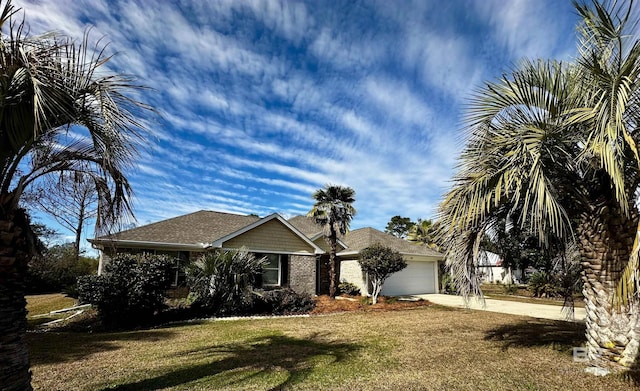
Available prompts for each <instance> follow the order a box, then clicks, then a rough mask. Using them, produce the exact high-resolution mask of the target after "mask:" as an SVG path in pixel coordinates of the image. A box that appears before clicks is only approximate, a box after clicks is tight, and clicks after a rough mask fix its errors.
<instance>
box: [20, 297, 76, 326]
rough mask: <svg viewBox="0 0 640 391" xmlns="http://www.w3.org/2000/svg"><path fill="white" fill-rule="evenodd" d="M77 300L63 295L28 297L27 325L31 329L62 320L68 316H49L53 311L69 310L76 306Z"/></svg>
mask: <svg viewBox="0 0 640 391" xmlns="http://www.w3.org/2000/svg"><path fill="white" fill-rule="evenodd" d="M76 302H77V300H76V299H74V298H72V297H68V296H66V295H64V294H62V293H51V294H46V295H29V296H27V323H28V326H29V328H35V327H37V326H39V325H41V324H43V323H46V322H51V321H52V320H56V319H62V318H64V317H66V316H68V315H65V314H61V315H48V316H43V315H46V314H49V313H50V312H51V311H56V310H61V309H64V308H69V307H72V306H73V305H75V304H76Z"/></svg>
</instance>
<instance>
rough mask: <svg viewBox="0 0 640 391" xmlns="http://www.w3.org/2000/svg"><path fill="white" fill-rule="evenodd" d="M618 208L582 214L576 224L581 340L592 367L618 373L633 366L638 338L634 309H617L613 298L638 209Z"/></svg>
mask: <svg viewBox="0 0 640 391" xmlns="http://www.w3.org/2000/svg"><path fill="white" fill-rule="evenodd" d="M631 213H632V216H631V218H629V217H625V216H624V214H623V213H622V212H621V211H620V209H619V208H617V207H607V206H605V207H601V208H599V209H597V210H593V211H591V213H589V214H588V215H587V214H585V215H583V216H581V224H580V226H579V227H578V234H579V237H580V255H581V260H582V278H583V281H584V288H583V294H584V299H585V309H586V313H587V318H586V325H587V328H586V338H587V350H588V354H589V358H590V360H591V362H592V364H593V365H595V366H599V367H602V368H605V369H608V370H610V371H612V372H619V371H622V370H625V369H628V368H629V367H631V366H633V365H634V363H635V361H636V358H637V355H638V346H639V342H640V329H639V324H638V312H637V310H635V311H633V310H632V309H631V308H629V307H626V308H625V307H623V308H619V309H616V308H615V307H614V306H613V305H612V296H613V294H614V292H615V288H616V284H617V282H618V280H619V279H620V275H621V273H622V271H623V270H624V267H625V266H626V264H627V262H628V261H629V255H630V253H631V250H632V247H633V241H634V238H635V235H636V227H637V222H638V213H637V212H636V211H632V212H631Z"/></svg>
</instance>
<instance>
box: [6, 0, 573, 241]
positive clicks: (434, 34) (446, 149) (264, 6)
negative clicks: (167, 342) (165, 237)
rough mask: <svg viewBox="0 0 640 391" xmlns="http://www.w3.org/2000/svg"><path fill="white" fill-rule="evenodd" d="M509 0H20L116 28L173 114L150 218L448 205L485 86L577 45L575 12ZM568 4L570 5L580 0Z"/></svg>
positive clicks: (148, 143)
mask: <svg viewBox="0 0 640 391" xmlns="http://www.w3.org/2000/svg"><path fill="white" fill-rule="evenodd" d="M564 3H565V2H557V1H554V0H545V1H542V0H540V1H538V0H528V1H521V0H514V1H511V2H503V1H498V0H486V1H476V2H442V1H435V0H434V1H421V0H416V1H406V2H405V1H403V2H388V1H355V2H354V1H336V2H329V3H317V2H305V1H284V0H258V1H250V0H221V1H215V2H201V1H195V0H193V1H183V2H179V3H178V2H156V1H150V0H135V1H124V0H113V1H111V0H91V1H74V0H38V1H36V0H16V4H17V5H19V6H22V7H23V8H24V9H25V11H26V14H27V19H28V21H29V23H30V26H31V31H32V32H33V33H38V32H42V31H47V30H52V29H54V30H60V31H63V32H65V33H67V34H69V35H71V36H73V37H78V38H80V37H82V34H83V32H84V31H85V30H86V29H87V27H88V26H93V33H92V36H93V37H95V38H96V39H97V38H99V37H100V36H102V35H105V36H106V39H107V40H109V41H111V42H112V43H111V46H110V49H109V50H111V52H117V53H118V54H117V55H116V56H115V57H114V60H113V62H112V63H111V64H110V69H111V70H112V71H117V72H124V73H128V74H133V75H137V76H138V77H139V80H140V82H141V83H143V84H145V85H147V86H149V87H152V89H153V90H149V91H144V92H142V93H141V95H137V96H139V97H140V98H141V99H143V100H144V101H145V102H147V103H149V104H150V105H152V106H153V107H154V108H155V109H156V110H157V112H158V113H159V114H160V115H159V116H158V117H157V118H149V119H145V121H147V123H149V126H150V129H149V133H148V134H146V135H145V139H144V144H145V145H144V147H143V150H142V154H141V157H140V159H139V161H138V162H137V165H136V169H135V170H134V171H133V172H132V173H131V180H132V184H133V186H134V190H135V193H136V202H135V206H136V213H137V216H138V219H139V222H140V223H148V222H152V221H156V220H158V219H161V218H166V217H171V216H175V215H178V214H181V213H188V212H192V211H195V210H199V209H213V210H222V211H228V212H234V213H258V214H260V215H266V214H269V213H273V212H279V213H282V214H284V215H295V214H300V213H305V212H306V211H307V210H308V209H309V208H310V207H311V205H312V203H313V200H312V199H311V194H312V193H313V191H314V190H315V189H317V188H319V187H321V186H323V185H324V184H326V183H336V184H342V185H347V186H351V187H353V188H354V189H355V190H356V198H357V202H356V207H357V209H358V210H359V214H358V216H357V218H356V220H355V221H354V223H353V227H356V228H357V227H361V226H374V227H376V228H380V229H383V228H384V226H385V225H386V223H387V221H388V220H389V219H390V218H391V217H392V216H393V215H396V214H399V215H403V216H409V217H411V218H413V219H416V218H418V217H422V218H428V217H433V214H434V211H435V208H436V206H437V204H438V202H439V199H440V196H441V194H442V193H443V192H444V190H445V189H446V187H447V186H448V185H449V183H448V180H449V178H450V177H451V174H452V170H453V166H454V164H455V159H456V156H457V153H458V152H459V150H460V148H461V142H462V140H461V132H460V127H461V115H462V113H463V112H464V103H465V102H466V99H467V97H468V96H469V93H470V92H471V90H472V89H473V88H474V87H475V86H478V85H479V84H480V83H481V82H482V81H483V80H485V79H486V78H488V77H493V76H494V75H499V74H500V72H502V71H503V70H504V69H507V68H509V66H510V65H511V63H512V62H514V61H516V60H517V59H518V58H520V57H522V56H528V57H537V56H560V57H562V56H563V55H565V54H566V53H571V50H572V48H573V47H574V38H573V36H572V29H573V24H574V23H575V15H573V14H572V13H571V12H572V11H571V8H570V5H568V4H564ZM566 3H569V2H566Z"/></svg>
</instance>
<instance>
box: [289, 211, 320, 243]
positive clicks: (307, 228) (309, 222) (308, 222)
mask: <svg viewBox="0 0 640 391" xmlns="http://www.w3.org/2000/svg"><path fill="white" fill-rule="evenodd" d="M288 221H289V223H290V224H291V225H293V226H294V227H296V229H297V230H298V231H300V232H302V233H303V234H305V235H306V236H307V237H309V238H312V237H314V236H316V235H317V234H319V233H322V227H320V226H319V225H318V224H316V223H315V222H314V221H313V218H311V217H308V216H302V215H300V216H295V217H292V218H290V219H289V220H288Z"/></svg>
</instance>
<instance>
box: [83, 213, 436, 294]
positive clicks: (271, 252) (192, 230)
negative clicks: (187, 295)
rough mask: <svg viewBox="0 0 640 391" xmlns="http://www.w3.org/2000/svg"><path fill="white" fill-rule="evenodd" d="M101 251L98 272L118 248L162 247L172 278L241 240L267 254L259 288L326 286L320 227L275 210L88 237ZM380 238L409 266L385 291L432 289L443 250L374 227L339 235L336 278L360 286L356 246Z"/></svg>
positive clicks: (201, 216)
mask: <svg viewBox="0 0 640 391" xmlns="http://www.w3.org/2000/svg"><path fill="white" fill-rule="evenodd" d="M89 242H91V243H92V245H93V246H94V247H95V248H97V249H99V250H100V264H99V270H98V273H101V272H102V270H103V268H104V265H105V264H106V263H107V262H108V261H109V258H110V257H111V256H113V255H114V254H117V253H122V252H127V253H151V254H166V255H170V256H173V257H175V258H176V259H178V260H179V262H180V264H178V265H176V274H175V281H174V283H175V284H179V283H180V282H181V281H182V280H183V278H184V272H183V267H182V266H183V265H184V264H185V263H186V262H189V260H194V259H196V258H197V257H198V256H200V255H201V254H203V253H204V252H206V251H211V250H212V249H223V250H231V249H238V248H240V247H246V248H247V249H248V250H249V251H250V252H252V253H254V254H255V255H256V256H260V257H266V258H267V260H268V264H267V265H266V266H265V267H264V269H263V270H264V271H263V276H262V284H263V286H264V287H266V288H269V287H274V288H277V287H289V288H291V289H293V290H295V291H297V292H306V293H310V294H324V293H327V292H328V287H329V278H328V277H329V273H328V259H329V255H328V251H329V247H328V244H327V243H326V241H325V239H324V236H323V235H322V230H321V228H320V227H319V226H317V225H316V224H314V223H313V221H312V220H311V219H310V218H308V217H306V216H296V217H294V218H292V219H290V220H286V219H284V218H283V217H282V216H280V215H279V214H271V215H269V216H267V217H264V218H260V217H257V216H255V215H237V214H231V213H223V212H216V211H205V210H203V211H198V212H194V213H190V214H187V215H183V216H178V217H174V218H170V219H167V220H162V221H159V222H156V223H152V224H148V225H144V226H140V227H136V228H133V229H129V230H125V231H121V232H118V233H115V234H111V235H106V236H102V237H97V238H95V239H90V240H89ZM376 242H380V243H382V244H383V245H386V246H389V247H391V248H394V249H396V250H398V251H399V252H400V253H401V254H402V255H403V256H404V258H405V260H406V261H407V263H408V267H407V268H406V269H405V270H403V271H401V272H398V273H396V274H394V275H393V276H391V277H390V278H389V279H388V280H387V282H386V283H385V287H384V289H383V291H382V294H383V295H404V294H415V293H436V292H437V291H438V261H440V260H442V254H440V253H438V252H436V251H434V250H432V249H429V248H428V247H426V246H419V245H414V244H411V243H409V242H407V241H405V240H402V239H399V238H397V237H395V236H393V235H390V234H386V233H384V232H381V231H378V230H376V229H374V228H361V229H356V230H353V231H350V232H349V233H347V235H345V236H344V237H341V238H340V239H339V240H338V254H337V255H338V259H339V261H340V262H339V268H338V270H339V277H340V280H341V281H346V282H351V283H353V284H355V285H357V286H358V287H360V288H361V290H362V291H363V292H364V290H365V288H366V287H367V284H368V281H367V279H366V276H364V275H363V273H362V271H361V270H360V267H359V265H358V263H357V259H358V256H359V252H360V250H362V249H364V248H366V247H368V246H370V245H372V244H374V243H376Z"/></svg>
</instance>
